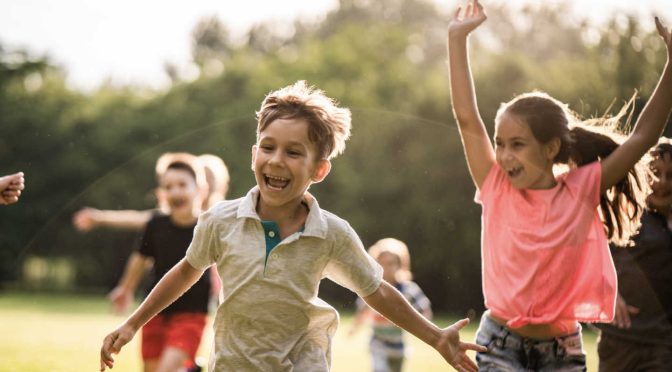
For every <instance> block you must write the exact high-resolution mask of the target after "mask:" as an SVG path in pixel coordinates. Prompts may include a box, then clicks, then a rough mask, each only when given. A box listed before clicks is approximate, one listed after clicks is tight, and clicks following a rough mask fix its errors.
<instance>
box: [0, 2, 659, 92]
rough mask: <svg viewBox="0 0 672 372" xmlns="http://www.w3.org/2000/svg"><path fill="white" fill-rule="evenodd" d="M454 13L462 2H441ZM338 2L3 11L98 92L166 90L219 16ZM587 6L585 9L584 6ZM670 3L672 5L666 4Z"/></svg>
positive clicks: (594, 9) (18, 39)
mask: <svg viewBox="0 0 672 372" xmlns="http://www.w3.org/2000/svg"><path fill="white" fill-rule="evenodd" d="M434 1H437V3H439V6H440V8H441V9H442V10H444V11H445V12H446V13H449V10H450V9H453V8H454V6H455V4H457V1H456V0H446V1H441V0H434ZM502 1H506V2H507V3H508V4H522V3H542V2H545V3H550V2H554V3H558V2H562V1H564V0H484V1H483V3H484V4H485V5H486V8H487V4H488V3H493V2H502ZM566 1H569V2H571V3H572V4H577V5H574V8H575V10H576V11H577V14H581V15H584V16H590V17H591V18H594V19H596V20H598V21H599V20H602V19H604V18H606V15H607V14H611V13H613V12H614V11H622V10H627V11H630V12H635V13H637V14H640V15H642V16H647V17H648V16H650V14H652V13H653V12H654V11H655V12H656V14H660V15H661V16H662V17H663V19H666V20H667V23H668V24H672V8H671V7H670V6H669V4H663V3H666V1H664V0H566ZM337 4H338V0H281V1H269V0H242V1H234V0H189V1H165V0H164V1H159V0H114V1H111V0H98V1H91V0H59V1H55V0H20V1H9V0H8V1H5V2H4V4H3V7H2V8H3V10H2V12H0V45H2V46H3V47H9V48H15V47H23V48H26V49H28V50H29V51H30V52H31V53H34V54H37V55H41V54H46V55H48V56H49V57H50V58H51V60H52V62H55V63H57V64H58V65H61V66H63V67H65V69H66V70H67V72H68V82H69V84H70V85H71V86H73V87H76V88H83V89H91V88H94V87H96V86H98V85H99V84H100V83H101V82H103V81H104V80H105V79H107V78H111V79H113V80H114V81H118V82H122V83H138V84H143V85H149V86H154V87H161V86H164V85H165V84H166V83H167V82H168V78H167V77H166V75H165V73H164V72H163V66H164V63H165V62H172V63H175V64H177V65H178V66H186V65H188V64H189V60H190V34H191V31H192V29H193V27H194V25H195V24H196V22H197V21H198V20H199V19H200V18H202V17H205V16H212V15H216V16H218V17H219V18H220V19H221V20H222V21H223V22H224V23H225V24H226V25H227V26H228V27H230V28H231V29H232V31H233V32H234V33H236V34H243V33H244V32H245V31H246V30H247V29H248V28H249V27H250V26H251V25H252V24H254V23H256V22H260V21H265V20H274V21H281V22H285V21H287V22H288V21H291V20H292V19H295V18H297V17H304V18H312V19H320V18H321V17H322V16H323V15H324V14H325V13H326V12H327V11H329V10H331V9H333V8H335V7H336V6H337ZM578 4H581V5H580V7H581V9H579V8H578V7H579V5H578ZM664 5H667V6H664Z"/></svg>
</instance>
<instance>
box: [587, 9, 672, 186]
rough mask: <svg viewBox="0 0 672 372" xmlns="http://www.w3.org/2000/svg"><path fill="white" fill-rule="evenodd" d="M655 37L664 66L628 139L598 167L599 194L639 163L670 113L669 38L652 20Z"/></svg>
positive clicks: (671, 53) (671, 42)
mask: <svg viewBox="0 0 672 372" xmlns="http://www.w3.org/2000/svg"><path fill="white" fill-rule="evenodd" d="M655 21H656V27H657V29H658V33H659V34H660V36H661V37H662V38H663V40H664V41H665V46H666V47H667V62H666V63H665V67H664V69H663V73H662V75H661V76H660V80H658V85H657V86H656V88H655V89H654V91H653V94H652V95H651V98H650V99H649V101H648V102H647V103H646V106H644V109H643V110H642V113H641V114H640V115H639V118H638V119H637V122H636V123H635V127H634V129H633V131H632V133H631V134H630V136H629V137H628V139H627V140H626V141H625V142H624V143H623V144H622V145H620V146H619V147H618V148H617V149H616V150H614V152H613V153H611V155H609V156H608V157H606V158H605V159H604V160H603V161H602V163H601V166H602V181H601V184H600V190H601V191H605V190H607V189H608V188H610V187H611V186H613V185H615V184H616V183H617V182H618V181H620V180H621V179H623V177H625V176H626V175H627V173H628V171H629V170H630V169H631V168H632V167H633V166H634V165H635V164H636V163H637V162H638V161H639V159H640V158H641V157H642V156H643V155H644V154H645V153H646V151H648V150H649V149H650V148H651V147H652V146H654V145H655V144H656V143H657V141H658V138H660V136H661V135H662V134H663V129H665V124H666V123H667V121H668V119H669V117H670V110H671V109H672V66H671V65H670V59H671V57H672V35H671V33H670V30H669V29H667V28H666V27H665V26H664V25H663V24H662V22H660V20H659V19H658V18H657V17H656V19H655Z"/></svg>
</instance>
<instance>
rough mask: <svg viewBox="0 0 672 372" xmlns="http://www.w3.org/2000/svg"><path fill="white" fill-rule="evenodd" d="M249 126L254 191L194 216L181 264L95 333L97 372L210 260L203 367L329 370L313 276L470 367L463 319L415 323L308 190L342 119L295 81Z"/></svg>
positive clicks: (333, 151)
mask: <svg viewBox="0 0 672 372" xmlns="http://www.w3.org/2000/svg"><path fill="white" fill-rule="evenodd" d="M257 119H258V122H257V141H256V143H255V144H254V145H253V146H252V169H253V170H254V174H255V179H256V183H257V185H256V186H255V187H254V188H252V189H251V190H250V191H249V192H248V193H247V195H246V196H245V197H243V198H240V199H236V200H231V201H224V202H220V203H218V204H217V205H215V206H214V207H213V208H211V209H210V210H209V211H208V212H206V213H204V214H202V215H201V217H200V218H199V222H198V225H197V227H196V230H195V232H194V239H193V241H192V243H191V245H190V247H189V249H188V250H187V254H186V257H185V258H184V259H182V260H181V261H180V262H179V263H178V264H177V265H175V266H174V267H173V268H172V269H171V270H170V271H169V272H168V273H167V274H166V275H165V276H164V277H163V279H161V281H160V282H159V284H158V285H157V286H156V287H154V289H153V290H152V292H151V293H150V294H149V296H148V297H147V298H146V299H145V300H144V301H143V303H142V304H141V305H140V307H139V308H138V309H137V310H136V311H135V312H134V313H133V314H132V315H131V316H130V317H129V318H128V319H127V320H126V321H125V322H124V323H123V324H122V325H121V326H120V327H119V328H118V329H117V330H115V331H113V332H112V333H110V334H109V335H108V336H107V337H105V339H104V341H103V346H102V347H101V351H100V358H101V359H100V367H101V370H104V369H105V368H107V367H112V366H113V363H114V360H113V357H112V354H113V353H117V352H119V351H120V350H121V348H122V346H123V345H125V344H126V343H128V342H129V341H130V340H131V339H132V338H133V336H134V334H135V333H136V332H137V330H138V329H139V328H140V327H141V326H142V325H143V324H145V323H146V322H147V321H148V320H149V319H151V318H152V316H154V314H156V313H157V312H159V311H161V309H163V308H164V307H166V306H168V305H169V304H170V303H172V302H173V301H174V300H175V299H177V298H178V297H179V296H180V295H181V294H182V293H183V292H184V291H186V290H187V289H188V288H189V287H190V286H191V285H192V284H193V283H194V282H195V281H196V280H197V278H199V277H200V276H201V275H202V274H203V271H204V270H205V269H207V268H208V267H209V266H210V265H212V264H213V263H216V264H217V268H218V272H219V276H220V278H221V280H222V294H223V299H222V302H221V304H220V305H219V308H218V311H217V316H216V319H215V322H214V327H215V330H214V350H213V351H212V352H211V354H210V367H209V369H208V370H209V371H274V372H276V371H277V372H279V371H292V370H294V371H328V370H329V369H330V366H331V344H332V338H333V335H334V332H335V331H336V328H337V326H338V313H337V312H336V310H335V309H334V308H333V307H331V306H329V305H328V304H327V303H326V302H324V301H322V300H321V299H319V298H318V297H317V294H318V288H319V283H320V281H321V280H322V278H324V277H327V278H329V279H331V280H333V281H334V282H336V283H338V284H340V285H342V286H344V287H346V288H348V289H350V290H352V291H353V292H355V293H357V294H358V295H359V296H360V297H362V298H363V299H364V301H366V303H367V304H368V305H369V306H371V307H372V308H374V309H375V310H376V311H377V312H378V313H380V314H382V315H384V316H385V317H387V318H388V319H390V320H391V321H393V322H394V323H395V324H397V325H399V326H400V327H402V328H404V329H406V330H407V331H409V332H410V333H412V334H413V335H415V336H416V337H418V338H420V339H421V340H422V341H424V342H425V343H427V344H428V345H430V346H432V347H433V348H435V349H436V350H437V351H438V352H439V353H440V354H441V355H442V356H443V358H444V359H445V360H446V361H447V362H448V363H449V364H450V365H452V366H453V367H455V368H456V369H457V370H458V371H476V364H475V363H474V362H473V361H472V360H471V359H469V357H468V356H467V354H466V351H467V350H477V351H485V348H483V347H480V346H478V345H475V344H472V343H465V342H461V341H460V339H459V330H460V329H461V328H463V327H464V326H465V325H466V324H467V323H468V319H463V320H460V321H458V322H456V323H455V324H453V325H452V326H450V327H447V328H444V329H440V328H438V327H437V326H435V325H434V324H432V323H431V322H430V321H428V320H427V319H426V318H424V317H423V316H422V315H420V314H419V313H418V312H417V311H415V310H414V309H413V307H412V306H411V305H410V304H409V303H408V302H407V301H406V300H405V299H404V297H403V296H402V295H401V294H400V293H399V291H397V290H396V289H395V288H394V287H392V286H391V285H390V284H388V283H387V282H385V281H384V280H383V279H382V268H381V267H380V265H378V264H377V263H376V262H375V260H373V258H371V256H369V255H368V254H367V253H366V251H365V250H364V247H363V246H362V243H361V241H360V239H359V237H358V236H357V234H356V233H355V231H354V230H353V229H352V228H351V227H350V225H349V224H348V223H347V222H346V221H345V220H343V219H341V218H339V217H337V216H335V215H334V214H332V213H329V212H327V211H325V210H322V209H321V208H320V207H319V205H318V203H317V200H316V199H315V198H314V197H313V196H312V195H311V194H310V193H308V192H307V190H308V187H309V186H310V185H311V184H313V183H319V182H321V181H322V180H324V178H325V177H326V176H327V175H328V174H329V172H330V170H331V161H330V159H331V158H333V157H334V156H336V155H337V154H339V153H341V152H342V151H343V149H344V147H345V141H346V139H347V138H348V137H349V134H350V111H349V110H348V109H345V108H341V107H338V106H336V104H335V102H334V101H333V100H332V99H330V98H328V97H327V96H325V95H324V94H323V92H322V91H319V90H315V89H313V88H310V87H307V86H306V85H305V83H304V82H298V83H296V84H294V85H292V86H288V87H285V88H283V89H280V90H278V91H274V92H271V93H270V94H269V95H267V96H266V98H265V99H264V101H263V102H262V105H261V109H260V111H259V112H258V113H257Z"/></svg>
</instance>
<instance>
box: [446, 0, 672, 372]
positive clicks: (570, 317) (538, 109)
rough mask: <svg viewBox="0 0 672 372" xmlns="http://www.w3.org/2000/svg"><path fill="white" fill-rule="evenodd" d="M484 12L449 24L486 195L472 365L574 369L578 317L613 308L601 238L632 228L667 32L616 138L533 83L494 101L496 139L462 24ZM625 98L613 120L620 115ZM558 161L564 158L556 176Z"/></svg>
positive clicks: (481, 197) (665, 82)
mask: <svg viewBox="0 0 672 372" xmlns="http://www.w3.org/2000/svg"><path fill="white" fill-rule="evenodd" d="M485 19H486V16H485V13H484V12H483V7H482V6H481V4H480V3H479V2H478V0H475V1H473V2H471V3H469V4H468V5H467V6H466V9H465V10H464V11H463V12H461V10H460V9H458V11H457V12H456V14H455V17H454V19H453V20H452V21H451V23H450V26H449V32H448V57H449V62H450V88H451V100H452V104H453V112H454V115H455V118H456V120H457V122H458V126H459V130H460V135H461V137H462V143H463V146H464V150H465V154H466V159H467V165H468V167H469V171H470V174H471V177H472V179H473V181H474V184H475V185H476V187H477V189H478V191H477V194H476V201H477V202H479V203H481V204H482V206H483V216H482V221H483V222H482V223H483V228H482V260H483V292H484V297H485V305H486V307H487V308H488V311H486V313H485V314H484V315H483V318H482V320H481V324H480V326H479V331H478V333H477V340H476V341H477V343H479V344H481V345H483V346H486V347H488V352H487V353H479V355H478V356H477V360H478V363H479V369H480V370H497V371H502V370H506V371H508V370H522V369H525V370H539V371H541V370H553V371H557V370H562V371H574V370H579V371H582V370H585V368H586V365H585V354H584V353H583V350H582V346H581V344H582V341H581V328H580V325H579V323H578V322H579V321H581V322H609V321H611V319H613V316H614V302H615V298H616V275H615V271H614V266H613V262H612V261H611V256H610V254H609V250H608V246H607V242H608V240H611V241H614V242H623V241H627V239H628V238H629V237H630V235H631V234H632V233H633V232H634V228H635V227H636V222H633V221H637V220H638V218H637V217H638V214H639V213H640V212H641V210H642V208H641V207H640V205H642V204H641V203H640V200H639V198H640V197H644V194H645V193H644V192H643V190H640V188H639V185H641V184H642V183H640V182H639V178H638V176H637V170H636V167H635V166H636V165H637V163H638V161H639V159H640V158H641V157H642V155H644V154H645V152H646V151H647V150H648V149H649V148H650V147H651V146H653V145H654V144H655V143H656V142H657V140H658V138H659V137H660V135H661V134H662V131H663V129H664V127H665V123H666V122H667V120H668V117H669V115H670V110H671V109H672V67H671V66H670V63H669V60H670V55H671V54H672V53H671V52H670V51H671V50H672V37H671V36H670V31H669V30H668V29H666V28H665V27H664V26H663V25H662V23H661V22H660V21H659V20H658V19H657V18H656V26H657V28H658V32H659V34H660V35H661V36H662V37H663V39H664V41H665V44H666V46H667V51H668V63H666V65H665V68H664V71H663V73H662V76H661V78H660V81H659V82H658V85H657V87H656V88H655V90H654V92H653V94H652V95H651V99H650V100H649V102H648V103H647V104H646V106H645V107H644V109H643V111H642V113H641V115H640V116H639V118H638V120H637V122H636V124H635V126H634V129H633V130H632V133H631V134H630V136H629V137H628V138H627V139H626V140H625V141H624V142H623V143H622V144H621V145H619V144H618V143H617V142H616V141H615V140H614V139H612V136H613V134H615V133H608V131H604V129H605V128H607V126H604V125H602V126H601V127H600V129H602V130H603V132H604V133H598V132H597V131H596V130H594V128H593V130H591V129H588V127H589V126H588V125H587V124H590V123H589V122H586V123H581V122H579V121H578V120H576V119H575V118H574V117H573V115H572V114H571V112H570V111H569V109H568V108H567V107H566V105H565V104H563V103H561V102H559V101H557V100H556V99H554V98H552V97H550V96H549V95H547V94H545V93H540V92H533V93H526V94H522V95H520V96H517V97H515V98H514V99H513V100H511V101H510V102H508V103H506V104H503V105H502V107H501V108H500V109H499V111H498V113H497V117H496V119H495V136H494V137H495V138H494V144H495V145H494V148H493V146H492V144H491V143H490V139H489V138H488V135H487V131H486V128H485V125H484V123H483V120H482V119H481V116H480V114H479V112H478V108H477V104H476V97H475V93H474V84H473V79H472V76H471V71H470V67H469V61H468V53H467V38H468V35H469V34H470V33H471V32H472V31H473V30H474V29H476V28H477V27H478V26H479V25H480V24H481V23H483V22H484V21H485ZM633 101H634V100H633ZM633 101H631V102H630V103H629V104H628V105H626V107H625V108H624V109H623V110H621V112H620V113H619V115H617V116H616V118H613V119H611V120H612V121H613V122H617V121H618V119H619V118H620V117H622V116H623V115H624V114H625V113H626V112H627V111H628V109H631V108H632V104H633ZM597 121H598V122H600V123H601V124H605V123H607V121H606V119H602V120H597ZM555 164H567V165H569V168H570V169H571V170H570V171H569V172H567V173H565V174H562V175H560V176H556V175H555V174H554V173H553V166H554V165H555ZM598 206H599V207H600V209H599V211H598ZM600 216H603V218H600Z"/></svg>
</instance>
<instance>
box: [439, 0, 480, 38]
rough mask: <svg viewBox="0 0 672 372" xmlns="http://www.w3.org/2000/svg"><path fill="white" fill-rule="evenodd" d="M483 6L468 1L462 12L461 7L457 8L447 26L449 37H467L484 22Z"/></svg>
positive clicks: (475, 1)
mask: <svg viewBox="0 0 672 372" xmlns="http://www.w3.org/2000/svg"><path fill="white" fill-rule="evenodd" d="M486 18H487V17H486V15H485V12H484V11H483V5H481V3H480V2H479V1H478V0H474V1H469V2H468V3H467V6H466V8H465V9H464V12H462V7H459V8H457V11H455V16H454V17H453V19H452V21H450V24H449V25H448V34H449V35H451V36H465V37H466V36H467V35H468V34H469V33H470V32H471V31H473V30H474V29H476V27H478V26H479V25H480V24H481V23H483V22H485V20H486Z"/></svg>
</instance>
